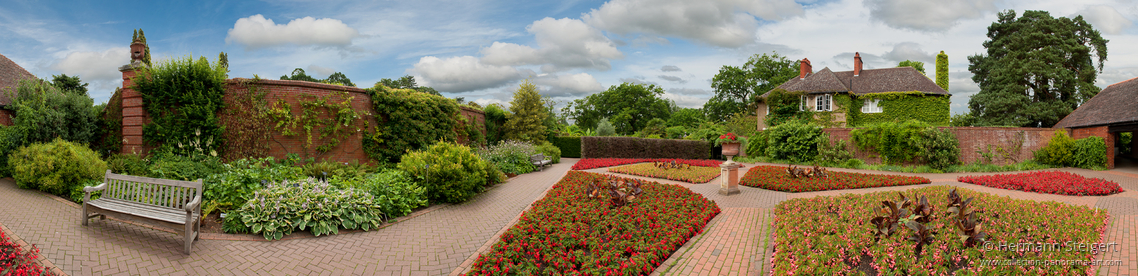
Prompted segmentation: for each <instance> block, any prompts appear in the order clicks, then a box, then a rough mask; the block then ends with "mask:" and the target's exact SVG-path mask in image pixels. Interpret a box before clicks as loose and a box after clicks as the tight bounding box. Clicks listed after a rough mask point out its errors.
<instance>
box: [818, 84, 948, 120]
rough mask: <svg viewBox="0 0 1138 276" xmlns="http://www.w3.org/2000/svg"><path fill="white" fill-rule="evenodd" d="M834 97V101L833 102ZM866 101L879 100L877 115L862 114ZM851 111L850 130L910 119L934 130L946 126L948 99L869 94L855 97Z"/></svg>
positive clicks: (913, 93) (933, 96) (908, 93)
mask: <svg viewBox="0 0 1138 276" xmlns="http://www.w3.org/2000/svg"><path fill="white" fill-rule="evenodd" d="M836 99H837V97H835V101H836ZM866 99H870V100H875V99H876V100H880V101H879V102H878V107H880V108H881V112H880V113H862V112H861V107H862V105H864V102H865V100H866ZM852 105H856V107H854V108H851V111H852V112H853V113H852V114H853V116H852V117H853V120H850V121H851V122H852V123H850V124H847V125H848V126H851V127H860V126H868V125H872V124H876V123H882V122H903V121H907V120H911V119H916V120H918V121H923V122H926V123H930V124H933V125H936V126H948V120H949V117H950V116H949V114H950V110H949V108H950V106H949V97H947V96H941V95H927V94H925V93H922V92H919V91H911V92H885V93H870V94H865V95H861V96H858V97H857V100H856V101H853V103H852Z"/></svg>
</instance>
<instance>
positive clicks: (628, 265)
mask: <svg viewBox="0 0 1138 276" xmlns="http://www.w3.org/2000/svg"><path fill="white" fill-rule="evenodd" d="M604 178H605V176H604V175H600V174H593V173H587V172H581V171H570V172H568V173H567V174H566V175H565V177H564V178H562V179H561V181H560V182H558V183H557V184H556V185H554V186H553V188H551V189H550V190H549V192H548V193H547V194H546V195H545V197H544V198H542V199H539V200H538V201H536V202H534V203H533V207H532V208H531V209H529V210H528V211H526V212H525V213H522V216H521V218H519V219H518V222H517V223H516V224H514V225H513V226H511V227H510V229H509V230H507V231H506V233H504V234H502V237H501V239H500V240H499V241H498V242H497V243H495V244H494V245H493V246H492V247H491V249H490V251H488V252H485V253H482V254H481V255H480V256H479V257H478V259H477V260H476V261H475V262H474V264H473V265H472V266H471V270H470V271H469V272H468V273H467V274H468V275H647V274H649V273H652V271H653V270H655V269H656V267H657V266H659V265H660V264H661V263H662V262H664V260H667V259H668V257H669V256H671V255H672V253H674V252H675V251H676V249H678V248H679V247H680V246H682V245H683V244H684V243H685V242H687V241H688V239H690V238H691V237H692V236H694V235H696V234H697V233H699V232H700V231H703V228H704V226H705V225H707V222H708V221H709V220H711V219H712V218H714V217H715V215H716V214H718V213H719V207H718V206H717V205H716V204H715V202H713V201H711V200H708V199H706V198H704V197H703V196H701V195H699V194H697V193H694V192H692V191H690V190H688V189H685V188H683V187H680V186H676V185H665V184H660V183H656V182H641V186H640V188H641V189H643V190H644V193H643V194H641V195H640V196H638V197H637V198H636V200H633V201H631V202H629V203H628V205H625V206H622V207H617V208H612V207H610V205H609V200H608V199H607V198H605V197H608V195H607V193H599V194H598V196H599V197H601V198H600V199H599V200H590V199H589V195H588V190H589V189H588V188H589V186H590V185H591V184H593V183H597V182H598V181H604ZM624 181H625V182H626V183H627V182H629V181H632V180H631V179H624Z"/></svg>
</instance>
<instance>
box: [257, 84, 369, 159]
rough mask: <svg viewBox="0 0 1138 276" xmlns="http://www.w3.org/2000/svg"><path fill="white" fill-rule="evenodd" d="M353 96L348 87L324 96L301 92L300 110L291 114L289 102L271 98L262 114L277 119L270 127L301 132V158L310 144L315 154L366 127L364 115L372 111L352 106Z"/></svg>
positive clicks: (291, 133)
mask: <svg viewBox="0 0 1138 276" xmlns="http://www.w3.org/2000/svg"><path fill="white" fill-rule="evenodd" d="M353 99H355V96H352V95H351V94H350V93H348V92H347V91H334V92H332V93H331V94H329V95H327V96H324V97H317V96H314V95H308V94H304V95H300V99H299V101H298V103H299V104H300V114H294V113H293V109H292V105H291V104H289V103H288V102H287V101H285V100H284V99H279V100H277V101H276V102H274V103H273V104H272V105H271V106H269V108H268V109H267V110H266V112H265V114H266V117H268V118H269V121H271V122H276V124H275V125H273V129H275V130H276V131H277V132H278V133H280V134H281V135H283V136H297V135H300V134H303V135H304V136H303V137H304V144H303V145H304V146H303V148H304V152H303V156H302V158H308V157H310V156H308V152H309V151H310V150H311V149H313V148H315V150H316V153H317V155H320V154H324V153H327V152H329V151H331V150H332V149H334V148H336V146H339V145H340V143H341V142H343V141H344V140H345V139H347V137H348V136H351V135H352V134H353V133H358V132H363V130H365V129H368V128H369V124H368V121H367V120H366V119H365V117H364V116H372V114H371V113H369V112H367V111H357V110H355V109H353V108H352V100H353ZM314 140H315V141H319V142H313V141H314Z"/></svg>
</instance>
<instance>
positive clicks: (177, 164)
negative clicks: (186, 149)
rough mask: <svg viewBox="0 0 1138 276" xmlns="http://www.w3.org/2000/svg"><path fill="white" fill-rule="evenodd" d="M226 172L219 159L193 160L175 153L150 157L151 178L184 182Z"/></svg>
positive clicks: (204, 158) (149, 174)
mask: <svg viewBox="0 0 1138 276" xmlns="http://www.w3.org/2000/svg"><path fill="white" fill-rule="evenodd" d="M223 171H224V167H223V164H222V163H221V159H218V158H217V157H203V158H193V157H188V156H182V155H175V154H173V153H158V154H153V155H151V157H150V172H149V173H148V174H147V176H149V177H154V178H165V179H174V180H184V181H195V180H198V179H204V178H206V177H208V176H210V175H214V174H218V173H221V172H223Z"/></svg>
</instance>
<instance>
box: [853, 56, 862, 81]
mask: <svg viewBox="0 0 1138 276" xmlns="http://www.w3.org/2000/svg"><path fill="white" fill-rule="evenodd" d="M857 75H861V54H859V53H857V52H854V76H855V77H856V76H857Z"/></svg>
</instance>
